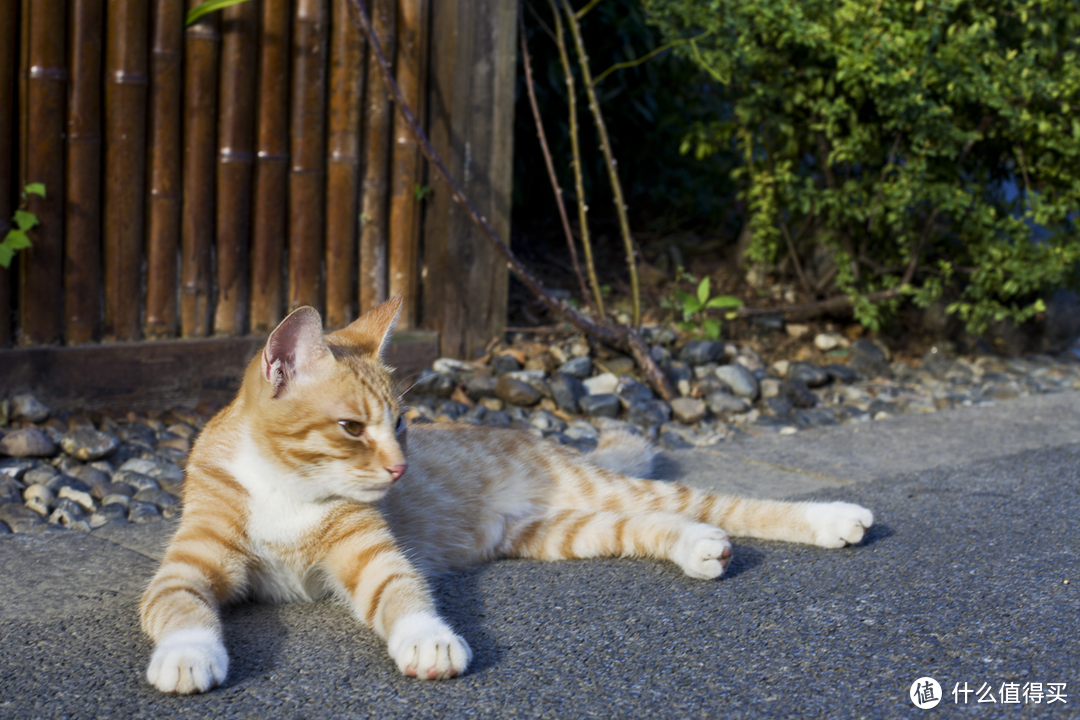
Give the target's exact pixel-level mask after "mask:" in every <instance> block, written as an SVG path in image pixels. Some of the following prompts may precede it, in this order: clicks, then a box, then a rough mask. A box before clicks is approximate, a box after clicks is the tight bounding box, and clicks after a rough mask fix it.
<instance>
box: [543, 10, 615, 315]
mask: <svg viewBox="0 0 1080 720" xmlns="http://www.w3.org/2000/svg"><path fill="white" fill-rule="evenodd" d="M548 5H550V6H551V14H552V15H553V16H554V17H555V44H556V45H557V46H558V48H559V62H560V63H562V69H563V75H564V76H565V77H566V97H567V102H568V103H569V106H570V115H569V120H570V156H571V158H572V162H571V167H573V169H574V191H575V193H576V195H577V207H578V232H580V233H581V247H582V249H583V250H584V251H585V267H586V269H588V271H589V284H590V285H591V286H592V291H593V305H594V307H595V308H596V313H597V315H596V317H597V319H599V320H600V321H601V322H603V321H604V317H605V315H604V298H603V296H602V295H601V293H600V281H599V280H598V279H597V277H596V265H595V263H594V262H593V252H592V240H591V239H590V238H589V206H588V204H587V203H586V202H585V178H584V175H583V174H582V169H581V148H580V142H579V140H578V124H577V90H575V89H574V70H573V68H571V67H570V55H569V53H567V52H566V43H565V41H563V25H562V17H561V15H560V13H559V9H558V8H557V7H556V6H555V0H548Z"/></svg>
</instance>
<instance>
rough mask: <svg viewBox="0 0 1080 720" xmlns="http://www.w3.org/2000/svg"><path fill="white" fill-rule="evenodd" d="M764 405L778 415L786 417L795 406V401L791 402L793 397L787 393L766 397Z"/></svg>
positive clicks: (772, 413)
mask: <svg viewBox="0 0 1080 720" xmlns="http://www.w3.org/2000/svg"><path fill="white" fill-rule="evenodd" d="M764 405H765V409H766V410H768V411H769V413H770V414H771V415H774V416H776V417H786V416H787V415H788V414H789V413H790V412H791V411H792V409H794V407H795V405H794V403H792V402H791V398H790V397H788V396H787V395H777V396H776V397H771V398H766V399H765V401H764Z"/></svg>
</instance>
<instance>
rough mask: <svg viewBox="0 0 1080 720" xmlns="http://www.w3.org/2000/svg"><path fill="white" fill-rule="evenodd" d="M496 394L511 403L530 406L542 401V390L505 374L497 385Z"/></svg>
mask: <svg viewBox="0 0 1080 720" xmlns="http://www.w3.org/2000/svg"><path fill="white" fill-rule="evenodd" d="M495 396H496V397H498V398H499V399H500V400H502V401H503V402H507V403H510V404H511V405H521V406H523V407H528V406H530V405H535V404H536V403H538V402H540V398H541V395H540V392H539V391H538V390H537V389H536V388H534V387H533V386H532V385H530V384H529V383H527V382H525V381H523V380H518V379H516V378H513V377H510V376H509V375H503V376H502V377H501V378H499V382H498V383H497V384H496V386H495Z"/></svg>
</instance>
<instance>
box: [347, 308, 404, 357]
mask: <svg viewBox="0 0 1080 720" xmlns="http://www.w3.org/2000/svg"><path fill="white" fill-rule="evenodd" d="M399 315H401V295H400V294H398V295H395V296H394V297H392V298H390V299H389V300H387V301H386V302H384V303H383V304H382V305H379V306H377V307H374V308H372V309H371V310H369V311H368V313H367V314H366V315H364V316H363V317H361V318H359V319H357V320H354V321H353V322H352V324H351V325H349V326H348V327H345V328H342V329H341V330H338V331H337V332H336V333H334V334H333V335H331V336H330V337H331V339H334V340H338V341H340V342H342V343H344V344H346V345H349V346H351V347H354V348H356V349H357V350H359V351H360V352H361V353H363V354H365V355H369V356H371V357H372V358H374V359H376V360H381V359H382V357H383V352H384V351H385V350H386V344H387V343H389V342H390V335H391V334H392V333H393V332H394V327H395V326H396V325H397V321H398V316H399Z"/></svg>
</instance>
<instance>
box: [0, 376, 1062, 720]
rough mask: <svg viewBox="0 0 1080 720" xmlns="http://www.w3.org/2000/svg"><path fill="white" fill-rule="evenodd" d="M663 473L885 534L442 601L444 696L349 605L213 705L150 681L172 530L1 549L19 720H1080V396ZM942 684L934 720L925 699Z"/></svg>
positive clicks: (233, 670)
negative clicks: (864, 516)
mask: <svg viewBox="0 0 1080 720" xmlns="http://www.w3.org/2000/svg"><path fill="white" fill-rule="evenodd" d="M660 470H661V473H662V475H663V476H664V477H666V478H668V479H678V480H680V481H683V482H688V483H690V484H694V485H699V486H702V487H712V488H716V489H718V490H723V491H730V492H739V493H744V494H750V495H756V496H761V497H788V498H815V499H830V500H831V499H842V500H846V501H849V502H857V503H860V504H863V505H865V506H867V507H869V508H871V509H872V510H873V511H874V514H875V518H876V520H877V524H876V525H875V527H874V528H873V529H872V530H871V532H870V533H869V535H868V537H867V539H866V540H865V541H864V543H863V544H861V545H860V546H858V547H853V548H846V549H843V550H821V549H817V548H811V547H803V546H798V545H789V544H784V543H776V542H765V541H757V540H736V542H735V559H734V561H733V563H732V565H731V567H730V568H729V570H728V572H727V573H726V574H725V575H724V577H723V578H721V579H720V580H718V581H715V582H702V581H697V580H692V579H690V578H687V577H685V576H684V575H683V574H682V573H681V572H680V571H679V570H678V568H676V567H675V566H674V565H671V564H667V563H661V562H655V561H633V560H601V561H573V562H558V563H542V562H532V561H505V562H498V563H493V564H490V565H486V566H482V567H478V568H475V569H473V570H470V571H466V572H462V573H456V574H453V575H450V576H447V577H444V578H442V579H440V580H438V581H437V582H436V583H435V587H436V591H437V594H438V597H439V599H440V603H441V607H442V610H443V612H444V615H445V616H446V618H447V619H448V620H449V621H450V622H451V624H452V625H454V626H455V627H456V628H457V629H458V630H459V632H461V634H462V635H463V636H464V637H465V638H466V639H467V640H468V641H469V643H470V644H471V645H472V648H473V650H474V652H475V657H474V660H473V664H472V666H471V667H470V670H469V672H468V674H466V675H465V676H464V677H462V678H458V679H455V680H452V681H448V682H442V683H424V682H418V681H416V680H412V679H409V678H405V677H402V676H400V675H398V673H397V671H396V670H395V669H394V667H393V664H392V663H391V662H390V659H389V657H388V656H387V655H386V651H385V648H384V646H383V644H382V643H381V642H380V641H378V640H377V639H376V638H375V637H374V635H373V634H371V633H370V632H368V631H366V630H364V629H363V628H361V627H359V626H358V625H357V624H356V622H355V621H354V620H353V618H352V617H351V615H350V614H349V612H348V611H347V610H346V608H344V607H343V606H341V605H338V604H335V603H333V602H329V601H327V602H319V603H313V604H306V605H286V606H278V607H273V606H264V605H242V606H239V607H236V608H233V609H231V610H229V611H228V612H227V613H226V615H225V627H226V646H227V647H228V649H229V654H230V656H231V666H230V671H229V677H228V679H227V681H226V683H225V685H224V687H221V688H218V689H216V690H214V691H212V692H210V693H209V694H207V695H202V696H195V697H171V696H164V695H161V694H159V693H158V692H157V691H156V690H154V689H153V688H152V687H150V686H149V685H148V684H147V683H146V681H145V680H144V677H143V672H144V669H145V665H146V662H147V660H148V658H149V655H150V650H151V647H150V643H149V642H148V640H147V639H146V638H144V637H143V636H142V635H141V634H140V632H139V629H138V621H137V612H136V606H137V603H138V599H139V596H140V594H141V591H142V588H143V587H144V586H145V584H146V582H147V581H148V580H149V578H150V576H151V575H152V574H153V572H154V569H155V567H156V559H155V558H156V557H159V556H160V552H161V549H162V547H163V546H164V544H165V542H166V540H167V538H168V534H169V532H170V529H171V528H172V527H173V525H172V524H171V523H168V522H165V523H159V524H151V525H141V526H130V527H127V528H102V529H99V530H97V531H94V533H93V534H90V535H86V534H83V533H78V532H72V531H58V532H52V533H46V534H42V535H33V536H25V535H5V536H0V718H35V717H41V718H111V717H116V718H129V717H131V718H135V717H138V718H142V717H146V718H155V719H157V720H160V719H162V718H174V717H175V718H258V719H259V720H269V719H271V718H336V717H418V718H419V717H423V718H427V717H439V716H441V717H451V718H457V717H484V718H516V717H528V718H533V717H536V718H577V717H596V718H620V717H627V718H629V717H634V718H637V717H648V718H669V717H670V718H720V717H730V718H743V717H745V718H771V717H792V718H811V717H880V718H894V717H908V716H920V715H922V714H923V713H937V714H938V716H940V717H952V716H959V715H960V714H961V713H962V712H965V713H978V717H987V718H989V717H998V716H1002V717H1004V714H1005V713H1010V715H1009V716H1010V717H1011V716H1012V715H1011V713H1012V712H1022V713H1023V714H1024V715H1025V716H1033V717H1041V716H1045V717H1053V718H1068V717H1080V712H1078V708H1080V643H1078V642H1077V639H1078V638H1080V629H1078V626H1080V595H1078V592H1080V562H1078V553H1080V549H1078V548H1077V543H1076V537H1077V532H1076V530H1075V528H1076V526H1077V521H1076V518H1077V516H1078V511H1080V394H1078V393H1063V394H1056V395H1043V396H1035V397H1027V398H1020V399H1017V400H1013V401H1009V402H1003V403H1000V404H999V405H996V406H993V407H979V408H968V409H962V410H954V411H946V412H941V413H936V414H932V415H925V416H904V417H897V418H891V419H887V420H882V421H875V422H873V423H867V424H862V425H845V426H840V427H833V428H824V429H815V430H809V431H804V432H800V433H798V434H796V435H791V436H769V437H761V438H753V439H749V440H745V441H740V442H737V443H731V444H723V445H719V446H715V447H714V448H712V449H710V450H693V451H689V450H688V451H679V452H669V453H665V455H664V457H663V460H662V463H661V466H660ZM1066 581H1068V582H1066ZM924 676H929V677H932V678H934V679H936V680H937V681H938V683H939V684H940V686H941V695H942V696H943V697H942V700H941V702H940V704H939V705H938V707H936V708H935V709H932V710H920V709H918V708H916V707H915V705H914V704H913V703H912V702H911V700H910V699H909V689H910V687H911V685H912V683H913V682H914V681H915V680H916V679H918V678H920V677H924ZM1062 683H1064V687H1062V686H1061V684H1062ZM954 689H955V690H956V694H955V695H954ZM1024 690H1026V691H1027V692H1028V696H1027V703H1026V704H1025V703H1024V702H1023V701H1024V699H1025V698H1024V697H1023V695H1022V693H1023V691H1024ZM1039 690H1041V693H1042V694H1041V702H1039V703H1037V704H1036V703H1035V702H1034V699H1035V698H1036V697H1039V695H1038V693H1037V691H1039ZM965 691H967V692H966V693H965ZM1014 694H1015V695H1016V696H1017V697H1018V698H1019V700H1020V701H1021V702H1020V703H1019V704H1016V703H1012V702H1003V701H1011V700H1012V699H1013V695H1014ZM1062 695H1063V696H1064V697H1063V698H1062V699H1063V700H1064V702H1062V701H1061V700H1057V701H1054V702H1050V701H1051V700H1053V699H1054V697H1055V696H1057V697H1061V696H1062ZM991 698H992V699H993V700H994V701H995V702H993V703H991V702H990V701H989V700H990V699H991ZM980 699H981V700H982V701H983V702H979V700H980ZM965 700H966V703H965Z"/></svg>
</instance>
